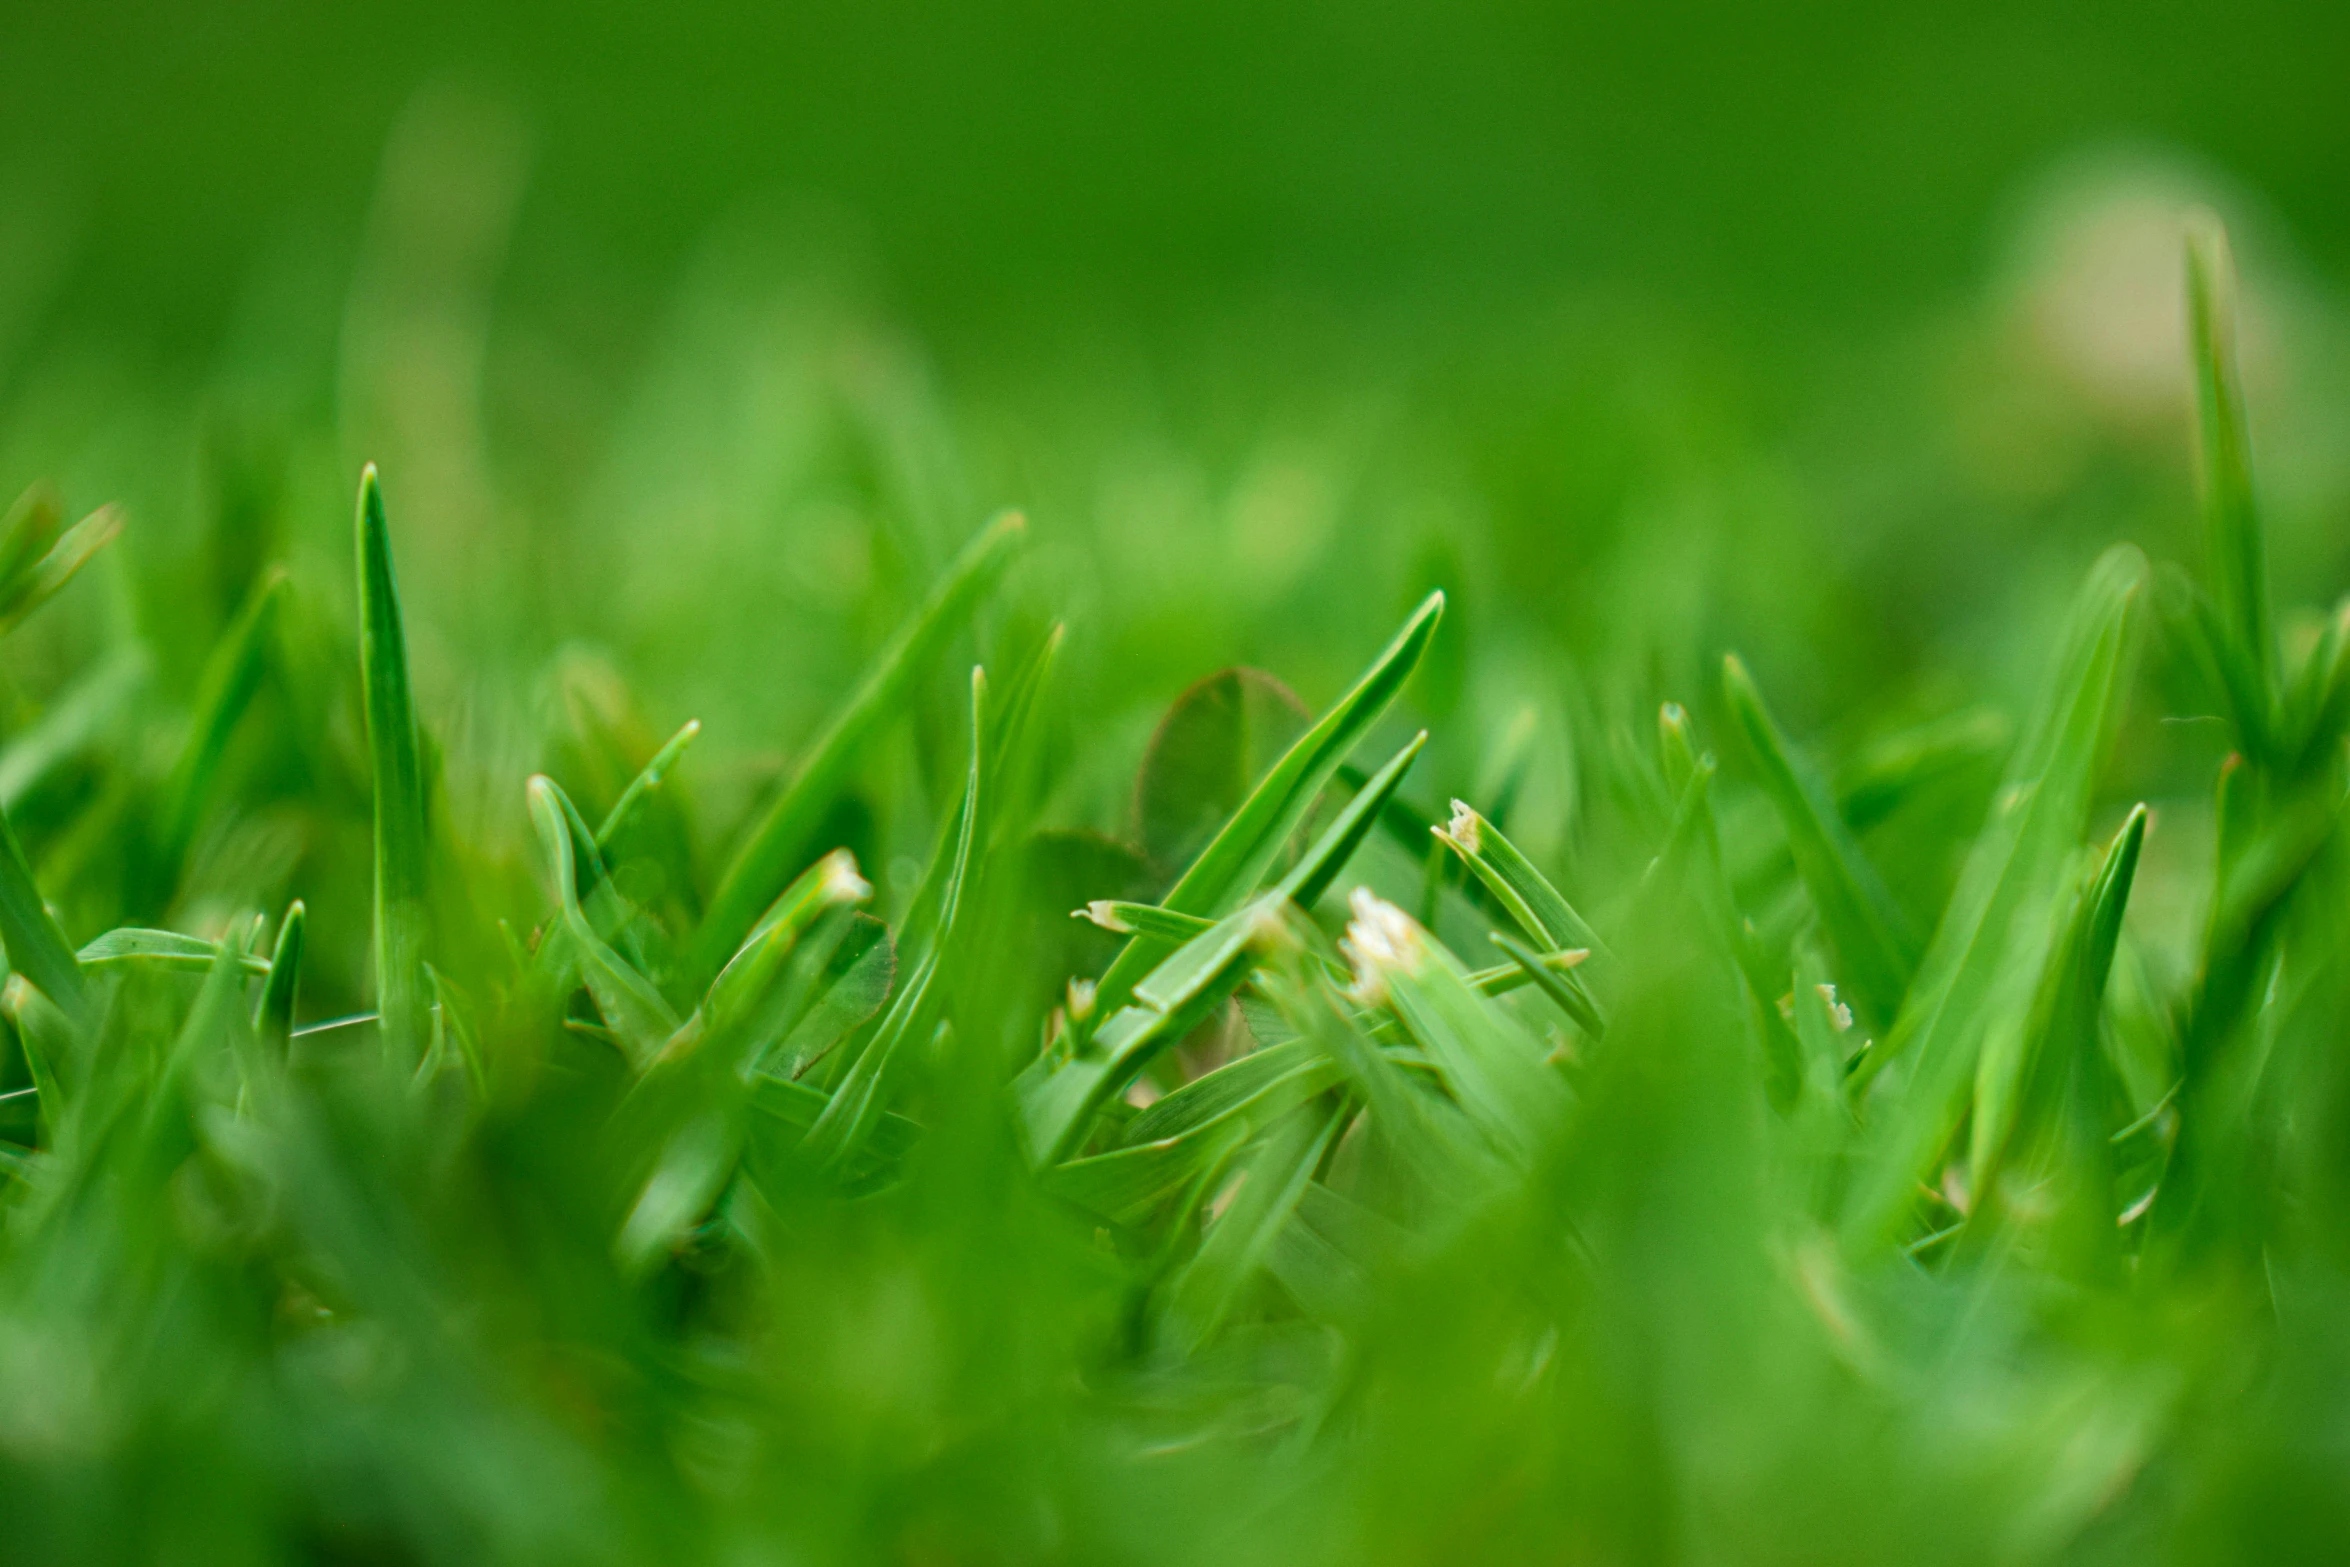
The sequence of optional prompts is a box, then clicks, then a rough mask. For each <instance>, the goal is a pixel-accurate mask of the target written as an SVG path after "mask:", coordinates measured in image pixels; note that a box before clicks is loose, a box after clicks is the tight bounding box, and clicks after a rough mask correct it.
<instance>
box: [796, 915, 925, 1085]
mask: <svg viewBox="0 0 2350 1567" xmlns="http://www.w3.org/2000/svg"><path fill="white" fill-rule="evenodd" d="M842 948H843V949H844V950H846V951H848V952H849V953H850V954H851V955H850V957H849V961H848V964H847V967H845V968H842V967H840V955H839V953H838V952H836V953H835V955H834V956H833V959H832V967H831V968H830V969H828V970H827V973H828V974H829V975H830V976H831V983H829V984H827V985H825V987H824V989H823V991H822V993H821V994H819V995H818V996H817V997H816V999H815V1001H814V1002H812V1003H811V1004H810V1005H809V1007H808V1010H807V1011H806V1012H804V1013H802V1014H801V1016H800V1019H799V1021H798V1022H796V1023H794V1024H792V1026H791V1032H790V1033H788V1034H786V1035H784V1037H783V1040H782V1042H781V1043H780V1044H778V1045H776V1046H775V1047H774V1049H772V1050H771V1051H769V1052H768V1053H767V1056H766V1059H765V1063H764V1064H765V1065H766V1066H767V1067H768V1068H769V1069H770V1070H772V1071H775V1072H778V1073H780V1074H782V1075H783V1076H785V1077H792V1078H797V1077H801V1076H804V1075H805V1074H806V1073H807V1071H808V1069H809V1068H810V1067H812V1066H814V1065H816V1064H817V1063H818V1062H820V1061H822V1060H823V1059H824V1058H825V1057H826V1056H827V1055H829V1054H830V1053H831V1052H832V1050H833V1049H834V1047H836V1046H837V1045H839V1044H840V1042H841V1041H842V1040H844V1039H846V1038H848V1037H849V1035H851V1034H852V1033H854V1032H856V1031H857V1030H858V1029H860V1028H862V1027H864V1026H865V1025H866V1024H867V1023H869V1022H871V1021H872V1020H873V1016H874V1014H875V1013H877V1012H879V1011H880V1010H881V1008H882V1005H883V1004H884V1003H885V1002H887V1001H888V1000H889V993H890V988H891V986H892V985H893V984H895V983H896V980H897V973H898V953H897V943H896V942H894V941H892V940H891V939H890V934H889V928H888V927H887V926H885V925H883V924H882V923H881V921H879V920H877V919H872V918H870V917H865V916H860V917H859V918H858V919H857V920H856V921H855V922H853V924H852V926H851V928H850V930H849V931H848V932H847V939H846V940H844V942H843V943H842Z"/></svg>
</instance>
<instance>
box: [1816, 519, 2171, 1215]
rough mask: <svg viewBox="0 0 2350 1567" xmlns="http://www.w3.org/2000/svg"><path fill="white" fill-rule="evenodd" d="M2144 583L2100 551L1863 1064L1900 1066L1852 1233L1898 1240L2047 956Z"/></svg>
mask: <svg viewBox="0 0 2350 1567" xmlns="http://www.w3.org/2000/svg"><path fill="white" fill-rule="evenodd" d="M2145 580H2146V563H2145V560H2144V558H2143V557H2142V556H2140V555H2139V553H2138V552H2137V551H2136V550H2135V549H2133V548H2131V547H2129V546H2127V545H2122V546H2118V547H2116V548H2114V549H2112V550H2109V551H2107V552H2106V553H2105V555H2104V556H2103V557H2101V558H2100V559H2099V560H2098V562H2097V564H2096V566H2095V567H2094V568H2093V569H2092V570H2091V571H2090V573H2089V579H2088V581H2087V582H2086V583H2085V584H2084V585H2083V587H2082V589H2081V592H2080V594H2079V596H2078V597H2077V598H2076V599H2075V600H2074V603H2073V608H2072V612H2071V615H2070V617H2069V619H2068V621H2067V625H2066V630H2065V635H2064V642H2063V646H2062V648H2061V650H2060V652H2059V655H2058V657H2057V660H2056V663H2055V667H2054V669H2053V670H2052V672H2051V676H2050V681H2049V685H2048V687H2047V689H2046V692H2045V694H2044V696H2043V697H2042V700H2041V704H2040V707H2039V709H2038V710H2037V712H2036V714H2035V716H2034V718H2033V720H2032V722H2031V724H2030V725H2029V727H2028V728H2027V729H2026V731H2025V736H2024V741H2023V744H2022V745H2021V746H2020V747H2019V748H2018V750H2017V752H2016V754H2015V756H2014V758H2013V759H2012V760H2011V761H2010V763H2009V766H2008V772H2007V777H2006V780H2005V781H2004V783H2003V784H2002V785H2001V788H2000V791H1999V795H1998V798H1997V800H1996V801H1995V802H1994V804H1993V806H1992V812H1991V819H1990V820H1989V821H1988V822H1986V823H1985V824H1984V826H1983V829H1982V831H1981V833H1980V834H1979V835H1978V836H1977V838H1976V840H1975V846H1974V848H1973V850H1972V851H1971V852H1970V853H1969V855H1968V858H1967V862H1966V866H1965V868H1964V869H1963V870H1962V871H1961V873H1960V875H1959V880H1958V887H1957V890H1956V891H1954V892H1953V893H1952V895H1951V899H1950V905H1949V907H1948V908H1947V909H1946V910H1945V911H1944V912H1943V916H1942V923H1941V925H1940V927H1939V928H1938V929H1937V930H1936V931H1935V934H1934V941H1933V945H1932V946H1931V947H1930V948H1929V949H1928V950H1927V952H1926V956H1925V960H1924V961H1923V963H1922V964H1921V965H1920V966H1919V970H1918V975H1917V979H1916V982H1915V983H1914V985H1913V986H1912V987H1911V991H1910V995H1909V999H1908V1001H1907V1002H1906V1003H1905V1004H1904V1006H1903V1008H1902V1014H1901V1017H1900V1018H1899V1020H1898V1021H1897V1022H1896V1023H1895V1025H1894V1028H1893V1031H1892V1033H1891V1035H1890V1036H1889V1037H1887V1038H1886V1039H1885V1040H1884V1041H1883V1043H1881V1044H1880V1045H1878V1046H1877V1047H1876V1048H1875V1049H1873V1050H1871V1051H1870V1052H1869V1053H1868V1054H1867V1055H1866V1056H1864V1057H1863V1058H1862V1061H1861V1065H1860V1068H1859V1070H1858V1071H1857V1072H1856V1073H1855V1074H1854V1082H1855V1085H1856V1087H1857V1088H1864V1089H1865V1088H1866V1086H1867V1085H1868V1084H1869V1083H1870V1082H1871V1081H1872V1080H1874V1079H1876V1078H1877V1077H1879V1076H1880V1075H1881V1074H1883V1073H1885V1072H1886V1071H1887V1070H1888V1069H1889V1068H1891V1067H1892V1066H1893V1065H1894V1064H1895V1063H1898V1064H1899V1066H1900V1072H1899V1074H1898V1077H1899V1081H1897V1082H1894V1083H1891V1084H1888V1085H1885V1087H1884V1089H1883V1091H1881V1092H1878V1093H1876V1094H1875V1095H1874V1096H1873V1097H1872V1099H1871V1101H1870V1103H1869V1104H1868V1107H1867V1108H1868V1112H1869V1115H1868V1124H1867V1126H1866V1127H1865V1128H1864V1131H1863V1136H1862V1146H1861V1150H1860V1159H1859V1163H1858V1166H1857V1168H1856V1172H1855V1176H1854V1183H1853V1189H1852V1192H1851V1194H1850V1197H1849V1199H1848V1202H1847V1205H1846V1212H1845V1226H1846V1233H1847V1236H1848V1238H1850V1239H1852V1240H1853V1241H1855V1242H1857V1243H1860V1244H1864V1245H1865V1244H1869V1243H1873V1242H1877V1241H1882V1240H1884V1239H1887V1238H1889V1237H1890V1235H1891V1232H1892V1229H1893V1227H1894V1226H1895V1224H1896V1222H1897V1221H1898V1219H1899V1218H1900V1216H1901V1215H1902V1214H1903V1213H1904V1212H1905V1211H1906V1210H1907V1208H1908V1206H1909V1202H1910V1197H1911V1194H1912V1193H1913V1192H1914V1190H1915V1189H1916V1185H1917V1183H1918V1182H1919V1180H1920V1179H1922V1178H1924V1177H1925V1176H1927V1175H1928V1174H1930V1170H1929V1167H1930V1166H1931V1165H1932V1164H1933V1162H1934V1160H1935V1159H1936V1158H1937V1156H1938V1155H1939V1154H1940V1153H1941V1151H1942V1150H1943V1149H1944V1148H1945V1147H1946V1146H1947V1145H1948V1143H1949V1140H1950V1136H1951V1133H1952V1132H1953V1130H1954V1129H1955V1128H1956V1126H1957V1124H1958V1120H1959V1118H1960V1117H1961V1116H1962V1115H1963V1114H1964V1113H1965V1108H1966V1102H1967V1098H1968V1093H1969V1090H1970V1088H1971V1087H1972V1085H1973V1082H1974V1077H1975V1066H1976V1059H1977V1052H1978V1051H1979V1050H1980V1048H1981V1046H1982V1042H1983V1039H1984V1036H1985V1034H1986V1033H1987V1032H1988V1031H1989V1030H1990V1028H1991V1027H1992V1026H1993V1024H1994V1022H1995V1017H1994V1013H1995V1011H1996V1010H1997V1009H1998V1008H1999V1007H2000V1006H2002V1005H2004V1004H2005V1002H2006V999H2007V998H2011V997H2019V996H2020V998H2021V999H2022V1001H2023V1002H2024V1003H2025V1004H2028V1003H2029V998H2030V996H2031V994H2032V986H2031V985H2030V984H2028V983H2024V982H2023V978H2022V976H2020V975H2019V974H2018V973H2017V972H2016V967H2017V965H2031V966H2033V970H2034V972H2036V971H2037V965H2038V964H2039V963H2041V962H2043V961H2045V957H2044V954H2043V952H2042V950H2041V949H2040V948H2039V947H2038V946H2037V945H2035V943H2034V941H2033V939H2032V938H2033V936H2034V935H2035V934H2036V932H2037V930H2039V929H2044V927H2039V926H2038V922H2037V921H2036V920H2035V919H2034V918H2033V917H2031V916H2032V914H2033V911H2035V910H2043V911H2044V910H2045V909H2046V907H2047V904H2048V900H2049V899H2051V898H2052V897H2053V896H2054V894H2055V889H2056V884H2057V878H2058V877H2059V876H2060V875H2061V874H2062V872H2063V869H2064V865H2065V862H2066V860H2067V859H2068V857H2069V856H2070V855H2071V854H2072V852H2073V850H2074V848H2075V846H2076V845H2077V844H2078V843H2079V842H2080V835H2081V830H2082V827H2083V825H2084V823H2085V821H2086V818H2087V815H2088V809H2089V800H2090V790H2091V787H2092V785H2093V784H2094V782H2095V778H2096V771H2097V766H2098V763H2099V762H2100V760H2101V759H2102V757H2103V754H2104V749H2105V742H2106V737H2107V735H2108V734H2109V733H2110V731H2111V729H2112V727H2113V723H2114V718H2115V715H2116V712H2117V710H2118V708H2119V705H2120V701H2121V696H2122V692H2123V690H2124V688H2125V686H2126V684H2127V682H2126V680H2125V678H2124V676H2125V673H2126V671H2127V669H2128V666H2129V654H2130V650H2131V646H2132V634H2131V633H2132V629H2133V620H2134V616H2133V611H2134V608H2135V606H2136V604H2137V602H2138V599H2139V597H2140V593H2141V590H2142V588H2143V587H2144V585H2145Z"/></svg>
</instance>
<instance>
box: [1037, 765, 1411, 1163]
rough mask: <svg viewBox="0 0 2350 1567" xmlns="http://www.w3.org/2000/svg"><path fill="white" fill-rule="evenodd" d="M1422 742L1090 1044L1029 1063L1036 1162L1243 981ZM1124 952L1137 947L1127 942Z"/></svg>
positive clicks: (1193, 943)
mask: <svg viewBox="0 0 2350 1567" xmlns="http://www.w3.org/2000/svg"><path fill="white" fill-rule="evenodd" d="M1427 739H1428V737H1427V735H1426V733H1425V732H1423V733H1421V734H1420V735H1418V736H1416V737H1414V738H1413V739H1412V740H1411V741H1410V742H1409V743H1408V744H1406V745H1405V746H1404V747H1403V749H1402V750H1400V751H1398V752H1397V753H1396V754H1395V755H1394V756H1393V757H1392V758H1391V759H1389V761H1388V762H1387V764H1386V765H1385V766H1384V767H1382V768H1380V770H1379V771H1378V773H1377V774H1375V775H1374V776H1373V777H1372V778H1371V780H1370V781H1369V782H1368V783H1366V784H1365V785H1364V786H1363V787H1362V789H1360V790H1359V791H1357V792H1356V794H1355V797H1354V798H1353V799H1352V800H1350V801H1348V802H1347V805H1346V808H1345V809H1344V810H1342V811H1340V812H1339V813H1338V815H1337V816H1336V817H1335V818H1333V819H1332V820H1331V823H1330V825H1329V826H1328V827H1326V828H1324V829H1323V830H1322V833H1321V835H1320V836H1319V837H1318V838H1317V839H1315V841H1314V843H1313V844H1312V846H1311V847H1309V848H1308V849H1307V850H1306V852H1305V854H1304V855H1303V856H1302V857H1300V858H1299V860H1298V862H1297V864H1296V865H1294V866H1292V867H1291V868H1290V871H1289V874H1288V875H1286V876H1285V877H1283V878H1282V880H1281V882H1280V883H1279V885H1277V886H1276V887H1274V888H1273V890H1272V891H1270V892H1268V893H1266V894H1265V895H1264V896H1263V897H1261V898H1258V899H1257V900H1255V901H1254V902H1252V903H1250V904H1248V905H1246V906H1245V907H1243V908H1241V909H1239V910H1237V911H1235V912H1233V913H1231V914H1228V915H1226V916H1225V917H1224V918H1223V919H1221V920H1219V921H1217V922H1216V924H1214V925H1212V926H1210V927H1209V928H1208V929H1206V930H1205V931H1202V932H1201V933H1200V934H1198V935H1197V936H1195V937H1193V938H1192V939H1191V940H1190V941H1188V942H1186V943H1185V944H1184V945H1182V946H1180V947H1177V948H1176V949H1175V950H1174V952H1173V953H1172V954H1170V955H1169V956H1168V957H1167V958H1166V959H1165V960H1164V961H1163V962H1161V963H1160V964H1159V965H1158V966H1157V967H1156V968H1154V969H1152V970H1151V971H1150V973H1149V974H1148V975H1147V976H1145V977H1144V978H1143V979H1142V980H1141V981H1140V982H1139V983H1138V984H1136V985H1134V986H1133V987H1132V990H1131V996H1132V999H1133V1001H1134V1003H1135V1004H1134V1005H1132V1006H1125V1007H1121V1008H1119V1010H1118V1011H1116V1012H1115V1013H1112V1014H1111V1015H1110V1017H1109V1020H1108V1021H1107V1022H1106V1023H1104V1024H1103V1025H1102V1026H1101V1028H1100V1030H1099V1031H1098V1032H1097V1033H1096V1034H1095V1036H1094V1038H1093V1040H1092V1041H1091V1047H1090V1048H1088V1049H1086V1050H1084V1051H1083V1052H1081V1053H1079V1054H1076V1055H1073V1056H1071V1057H1069V1058H1066V1059H1062V1060H1055V1059H1053V1058H1051V1057H1049V1056H1048V1057H1040V1058H1038V1059H1037V1060H1036V1061H1034V1062H1032V1063H1031V1064H1030V1065H1029V1067H1028V1069H1027V1070H1026V1071H1025V1072H1023V1073H1022V1074H1021V1075H1020V1079H1019V1082H1018V1084H1017V1085H1016V1093H1017V1094H1018V1097H1019V1100H1020V1105H1021V1113H1022V1118H1023V1122H1024V1124H1025V1126H1026V1128H1027V1132H1028V1136H1029V1146H1030V1149H1031V1151H1032V1152H1033V1153H1034V1155H1035V1156H1036V1158H1037V1159H1038V1160H1039V1162H1057V1161H1059V1160H1062V1159H1065V1158H1067V1157H1068V1156H1069V1155H1070V1154H1071V1153H1073V1152H1074V1151H1075V1150H1076V1149H1077V1148H1078V1147H1079V1146H1081V1145H1082V1143H1083V1142H1084V1140H1085V1136H1086V1133H1087V1131H1088V1129H1089V1128H1090V1125H1091V1123H1092V1120H1093V1117H1094V1116H1095V1115H1096V1114H1097V1113H1098V1112H1099V1111H1100V1109H1101V1107H1102V1106H1103V1105H1104V1104H1106V1103H1107V1102H1108V1101H1109V1100H1110V1098H1111V1097H1112V1096H1114V1095H1115V1094H1117V1093H1119V1092H1120V1091H1121V1090H1123V1089H1124V1088H1125V1086H1126V1085H1127V1084H1128V1083H1130V1082H1132V1081H1133V1080H1134V1075H1135V1074H1136V1073H1137V1072H1139V1071H1141V1070H1142V1069H1143V1067H1145V1066H1147V1065H1148V1064H1149V1063H1150V1061H1151V1059H1152V1058H1153V1057H1154V1056H1156V1055H1157V1054H1158V1053H1159V1052H1160V1051H1161V1050H1164V1049H1166V1048H1167V1047H1168V1046H1169V1045H1171V1044H1173V1043H1174V1042H1175V1041H1177V1040H1179V1039H1181V1038H1182V1037H1183V1036H1184V1035H1185V1034H1186V1033H1188V1032H1189V1031H1190V1030H1191V1029H1192V1028H1193V1027H1195V1026H1196V1025H1197V1024H1198V1023H1199V1022H1200V1021H1201V1020H1202V1019H1203V1018H1204V1017H1205V1016H1206V1015H1207V1014H1208V1013H1209V1012H1211V1011H1213V1010H1214V1009H1215V1008H1216V1007H1218V1006H1220V1005H1222V1004H1223V1002H1224V999H1225V998H1226V997H1227V996H1229V995H1231V993H1232V991H1233V990H1234V988H1235V987H1237V986H1238V985H1239V984H1240V982H1241V980H1242V978H1243V977H1245V975H1246V973H1247V970H1248V961H1247V954H1248V950H1249V948H1250V946H1251V945H1252V944H1253V943H1254V942H1255V941H1256V940H1257V939H1258V937H1259V935H1260V934H1261V933H1262V931H1263V930H1264V928H1265V927H1266V923H1267V921H1269V920H1270V921H1277V920H1278V919H1279V917H1280V914H1279V911H1280V910H1281V909H1282V908H1283V907H1284V906H1285V905H1288V904H1291V903H1294V902H1295V901H1296V900H1297V897H1298V895H1299V894H1300V893H1302V892H1304V891H1305V890H1307V889H1308V888H1321V887H1326V886H1328V885H1329V883H1330V880H1331V878H1332V877H1334V876H1335V875H1337V874H1338V871H1339V869H1340V868H1341V867H1342V866H1343V865H1344V864H1345V863H1346V861H1347V859H1348V858H1349V857H1350V856H1351V855H1352V854H1353V853H1354V851H1355V850H1356V849H1357V848H1359V847H1360V846H1361V844H1362V842H1363V839H1364V838H1365V837H1367V836H1368V835H1369V833H1370V831H1371V828H1372V827H1373V825H1374V824H1375V823H1376V822H1377V821H1378V818H1379V813H1380V811H1381V809H1382V808H1383V807H1384V806H1385V805H1386V803H1387V802H1388V801H1389V800H1391V799H1393V798H1394V795H1395V791H1396V789H1397V787H1398V786H1399V785H1401V783H1402V782H1403V777H1404V774H1405V773H1406V772H1408V771H1410V769H1411V765H1412V763H1413V761H1414V760H1415V759H1416V758H1417V757H1418V756H1419V754H1420V750H1421V748H1422V747H1423V746H1424V745H1425V744H1426V743H1427ZM1211 847H1212V846H1211ZM1170 896H1171V895H1170ZM1136 939H1137V942H1139V941H1140V940H1141V939H1142V938H1139V937H1138V938H1136ZM1126 950H1127V951H1128V952H1132V951H1134V950H1136V948H1135V946H1134V945H1132V944H1130V945H1129V946H1128V947H1127V949H1126ZM1121 961H1123V954H1121Z"/></svg>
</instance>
